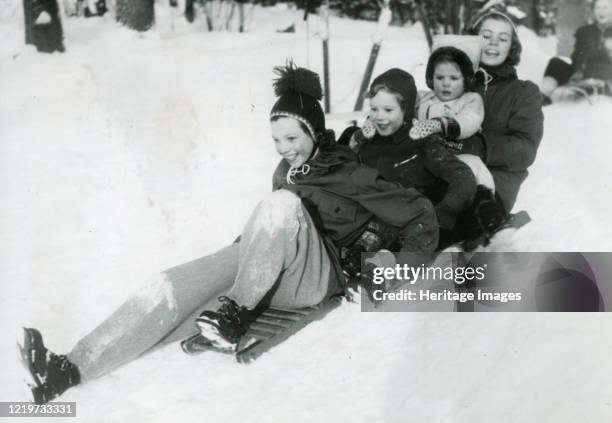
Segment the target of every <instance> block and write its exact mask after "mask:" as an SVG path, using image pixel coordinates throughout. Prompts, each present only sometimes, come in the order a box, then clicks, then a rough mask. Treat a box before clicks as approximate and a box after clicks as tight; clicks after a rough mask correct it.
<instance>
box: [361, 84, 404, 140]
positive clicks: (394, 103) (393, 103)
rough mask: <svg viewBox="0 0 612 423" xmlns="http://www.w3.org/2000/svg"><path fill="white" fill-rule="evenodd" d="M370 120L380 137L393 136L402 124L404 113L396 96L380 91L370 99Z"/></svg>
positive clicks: (383, 90) (384, 90)
mask: <svg viewBox="0 0 612 423" xmlns="http://www.w3.org/2000/svg"><path fill="white" fill-rule="evenodd" d="M369 116H370V120H371V121H372V123H373V124H374V126H375V127H376V131H377V132H378V133H379V134H380V135H382V136H389V135H393V134H394V133H395V132H396V131H397V130H398V129H399V128H401V126H402V125H403V124H404V111H403V110H402V106H401V105H400V102H399V100H398V98H397V95H395V94H392V93H390V92H389V91H387V90H386V89H381V90H379V91H378V93H376V95H375V96H374V97H372V98H370V114H369Z"/></svg>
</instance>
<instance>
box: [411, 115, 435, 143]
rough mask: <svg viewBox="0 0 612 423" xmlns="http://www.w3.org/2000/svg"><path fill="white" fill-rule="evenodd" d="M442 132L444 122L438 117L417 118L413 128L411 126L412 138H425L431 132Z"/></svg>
mask: <svg viewBox="0 0 612 423" xmlns="http://www.w3.org/2000/svg"><path fill="white" fill-rule="evenodd" d="M439 132H442V122H440V121H439V120H438V119H428V120H420V121H419V120H416V119H414V120H413V121H412V128H410V132H409V133H408V135H410V138H412V139H413V140H420V139H421V138H425V137H427V136H428V135H431V134H437V133H439Z"/></svg>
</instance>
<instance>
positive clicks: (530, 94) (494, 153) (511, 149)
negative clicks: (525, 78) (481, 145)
mask: <svg viewBox="0 0 612 423" xmlns="http://www.w3.org/2000/svg"><path fill="white" fill-rule="evenodd" d="M512 107H513V111H512V112H511V113H510V118H509V121H508V125H507V128H506V131H505V133H503V134H500V133H493V132H487V131H483V136H484V140H485V146H486V158H487V162H486V163H487V166H489V167H491V166H494V167H502V168H505V169H507V170H511V171H523V170H525V169H527V168H528V167H529V166H530V165H531V164H532V163H533V162H534V160H535V157H536V153H537V150H538V146H539V145H540V141H541V140H542V135H543V131H544V115H543V114H542V96H541V94H540V90H539V89H538V87H537V86H536V85H535V84H534V83H532V82H525V83H524V85H523V89H521V90H520V91H519V92H518V93H517V95H516V99H515V102H514V104H513V105H512Z"/></svg>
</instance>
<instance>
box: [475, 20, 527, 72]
mask: <svg viewBox="0 0 612 423" xmlns="http://www.w3.org/2000/svg"><path fill="white" fill-rule="evenodd" d="M488 19H493V20H495V21H500V22H507V23H509V24H510V27H511V28H512V39H511V42H510V51H509V52H508V57H506V60H505V61H504V63H506V64H508V65H510V66H516V65H518V64H519V62H520V61H521V52H522V51H523V46H522V45H521V41H520V40H519V38H518V35H517V33H516V27H515V26H514V23H513V22H512V20H511V19H510V18H509V17H508V16H506V15H504V14H503V13H501V12H489V13H487V14H485V15H483V16H481V17H480V18H478V19H476V21H475V22H474V24H473V25H472V28H471V31H470V33H471V34H472V35H478V33H479V32H480V28H481V27H482V24H483V23H484V22H485V21H486V20H488Z"/></svg>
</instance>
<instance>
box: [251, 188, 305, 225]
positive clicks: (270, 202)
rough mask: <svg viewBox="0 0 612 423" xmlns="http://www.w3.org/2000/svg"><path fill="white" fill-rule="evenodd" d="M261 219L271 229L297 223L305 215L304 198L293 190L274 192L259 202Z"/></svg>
mask: <svg viewBox="0 0 612 423" xmlns="http://www.w3.org/2000/svg"><path fill="white" fill-rule="evenodd" d="M258 208H259V213H258V215H259V216H260V221H262V222H264V223H266V224H267V225H268V226H269V227H270V228H271V229H280V228H281V227H286V226H287V224H289V223H292V224H293V223H295V222H297V221H298V220H301V219H300V216H302V215H303V209H302V200H301V199H300V197H298V196H297V195H296V194H294V193H293V192H291V191H288V190H284V189H280V190H277V191H274V192H272V193H271V194H270V195H269V196H268V197H266V198H265V199H264V200H262V202H261V203H259V207H258Z"/></svg>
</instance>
